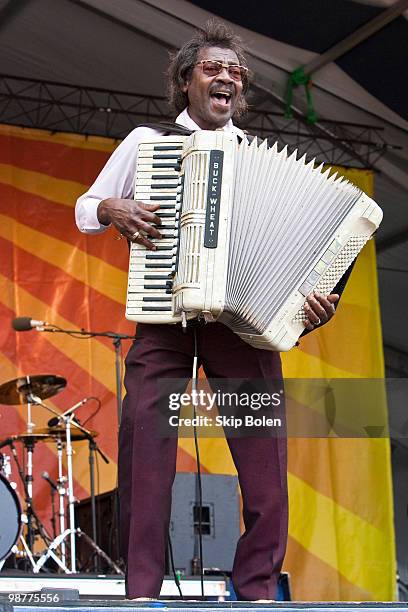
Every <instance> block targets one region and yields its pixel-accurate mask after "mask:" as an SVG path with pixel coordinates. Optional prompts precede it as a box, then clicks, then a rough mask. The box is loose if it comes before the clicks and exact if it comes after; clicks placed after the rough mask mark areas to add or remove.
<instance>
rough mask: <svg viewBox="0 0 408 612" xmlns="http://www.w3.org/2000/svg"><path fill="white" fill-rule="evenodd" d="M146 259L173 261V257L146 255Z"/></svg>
mask: <svg viewBox="0 0 408 612" xmlns="http://www.w3.org/2000/svg"><path fill="white" fill-rule="evenodd" d="M146 259H173V255H150V254H148V255H146Z"/></svg>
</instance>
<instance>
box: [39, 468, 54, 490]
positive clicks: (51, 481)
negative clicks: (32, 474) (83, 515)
mask: <svg viewBox="0 0 408 612" xmlns="http://www.w3.org/2000/svg"><path fill="white" fill-rule="evenodd" d="M41 478H44V480H46V481H47V482H48V484H49V485H50V487H51V488H52V489H54V490H55V491H58V485H57V483H56V482H55V480H53V479H52V478H51V476H50V475H49V473H48V472H43V473H42V474H41Z"/></svg>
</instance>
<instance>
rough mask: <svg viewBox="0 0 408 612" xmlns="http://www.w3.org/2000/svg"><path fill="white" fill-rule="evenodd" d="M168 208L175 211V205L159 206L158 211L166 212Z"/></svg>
mask: <svg viewBox="0 0 408 612" xmlns="http://www.w3.org/2000/svg"><path fill="white" fill-rule="evenodd" d="M169 208H172V209H173V210H175V205H174V204H160V208H159V211H160V210H168V209H169ZM155 214H156V215H157V214H160V213H158V212H156V213H155ZM170 214H171V213H170Z"/></svg>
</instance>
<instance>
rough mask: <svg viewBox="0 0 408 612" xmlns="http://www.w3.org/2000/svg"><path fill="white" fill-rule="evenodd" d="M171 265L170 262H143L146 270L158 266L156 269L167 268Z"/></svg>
mask: <svg viewBox="0 0 408 612" xmlns="http://www.w3.org/2000/svg"><path fill="white" fill-rule="evenodd" d="M171 267H172V264H160V263H157V264H149V263H147V264H145V268H146V269H147V270H155V269H156V268H158V269H163V268H166V269H167V268H171Z"/></svg>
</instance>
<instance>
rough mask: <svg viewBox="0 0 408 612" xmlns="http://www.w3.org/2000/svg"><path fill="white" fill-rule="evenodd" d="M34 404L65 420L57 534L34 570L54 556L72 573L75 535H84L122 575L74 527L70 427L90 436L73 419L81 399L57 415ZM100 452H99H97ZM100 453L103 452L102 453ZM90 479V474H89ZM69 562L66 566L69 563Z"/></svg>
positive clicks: (59, 563) (38, 400) (65, 570)
mask: <svg viewBox="0 0 408 612" xmlns="http://www.w3.org/2000/svg"><path fill="white" fill-rule="evenodd" d="M35 400H36V401H35V404H36V405H41V406H43V407H44V408H46V409H47V410H49V411H50V412H52V413H53V414H55V415H56V416H58V418H59V419H60V421H62V422H63V423H64V428H65V437H66V447H65V455H66V458H67V477H64V476H63V473H62V457H63V445H62V441H61V438H59V439H58V443H57V449H58V495H59V515H60V534H59V535H58V536H57V537H56V538H54V539H53V541H52V542H51V543H50V544H49V545H48V547H47V549H46V551H45V552H44V553H43V554H42V555H41V557H40V558H39V559H38V561H37V562H34V563H32V565H33V572H34V573H35V574H38V573H39V571H40V570H41V568H42V567H43V565H44V564H45V563H46V562H47V561H48V559H49V558H51V559H53V560H54V561H55V563H56V564H57V565H58V566H59V567H60V568H61V569H62V570H63V571H64V572H65V573H66V574H74V573H76V571H77V569H76V536H80V537H83V538H84V539H85V540H86V541H87V543H88V544H89V545H90V546H91V547H92V548H93V549H94V551H95V553H96V554H97V555H99V556H100V557H102V558H103V559H104V561H105V562H106V563H108V565H110V567H111V568H112V569H113V570H114V571H115V572H116V573H117V574H123V572H122V570H121V569H120V567H118V566H117V565H116V564H115V563H114V561H112V559H110V558H109V557H108V555H106V553H104V552H103V551H102V550H101V549H100V548H99V546H97V545H96V544H95V542H94V541H93V540H92V539H91V538H90V537H89V536H87V535H86V534H85V533H83V532H82V531H81V529H79V528H76V527H75V501H76V500H75V496H74V479H73V465H72V455H73V447H72V437H71V428H72V426H74V427H75V428H77V429H79V430H81V431H82V432H85V433H86V434H87V435H88V436H89V432H87V430H86V429H84V428H83V427H82V426H81V425H80V424H79V423H76V422H75V421H74V420H73V419H74V412H75V410H76V408H79V406H80V405H82V402H80V403H79V404H77V405H75V406H73V407H72V408H70V409H69V410H68V411H67V412H66V413H64V414H59V413H57V412H56V411H55V410H53V409H52V408H50V407H49V406H46V405H45V404H43V403H42V402H41V400H40V399H39V398H35ZM94 447H95V444H94ZM100 452H101V451H100ZM102 456H103V455H102ZM65 481H66V484H67V486H66V487H65V486H64V482H65ZM92 481H93V476H92ZM92 485H93V482H92ZM65 496H68V517H69V527H68V528H67V529H65V502H64V499H65ZM68 538H69V543H70V546H69V548H70V551H69V560H70V563H69V564H68V559H67V553H66V540H67V539H68ZM59 547H61V548H60V551H61V558H60V557H58V555H57V554H56V552H55V551H56V549H58V548H59ZM68 565H69V566H68Z"/></svg>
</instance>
